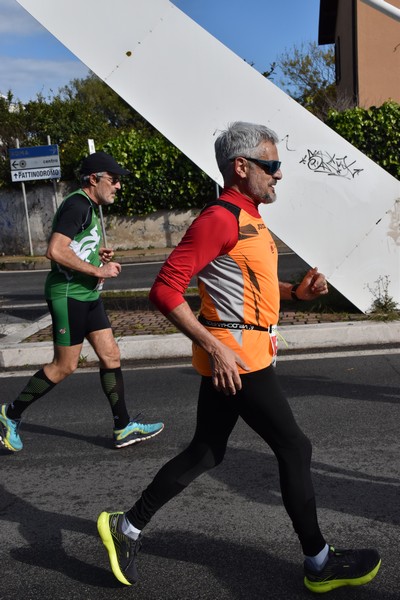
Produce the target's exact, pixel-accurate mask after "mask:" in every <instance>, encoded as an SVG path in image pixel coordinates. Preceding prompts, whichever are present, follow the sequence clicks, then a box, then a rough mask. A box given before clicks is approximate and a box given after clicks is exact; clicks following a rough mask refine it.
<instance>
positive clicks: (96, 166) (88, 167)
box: [79, 152, 130, 175]
mask: <svg viewBox="0 0 400 600" xmlns="http://www.w3.org/2000/svg"><path fill="white" fill-rule="evenodd" d="M103 171H107V172H108V173H113V174H114V175H129V174H130V171H128V169H124V168H123V167H121V165H119V164H118V163H117V161H116V160H114V159H113V157H112V156H110V154H107V153H106V152H93V154H90V155H89V156H87V157H86V158H84V159H83V161H82V164H81V168H80V171H79V172H80V174H81V175H90V174H91V173H102V172H103Z"/></svg>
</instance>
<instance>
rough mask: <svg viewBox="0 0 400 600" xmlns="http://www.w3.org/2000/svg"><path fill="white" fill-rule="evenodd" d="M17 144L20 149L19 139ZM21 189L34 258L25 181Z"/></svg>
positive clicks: (31, 252) (30, 246)
mask: <svg viewBox="0 0 400 600" xmlns="http://www.w3.org/2000/svg"><path fill="white" fill-rule="evenodd" d="M16 143H17V148H19V140H18V139H17V140H16ZM21 189H22V196H23V198H24V207H25V216H26V224H27V227H28V239H29V252H30V255H31V256H33V246H32V236H31V226H30V223H29V213H28V202H27V199H26V191H25V183H24V182H23V181H21Z"/></svg>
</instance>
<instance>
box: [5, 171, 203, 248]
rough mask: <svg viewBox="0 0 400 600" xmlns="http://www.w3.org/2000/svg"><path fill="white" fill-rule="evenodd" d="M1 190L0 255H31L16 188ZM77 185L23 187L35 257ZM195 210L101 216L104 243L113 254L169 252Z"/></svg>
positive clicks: (34, 185)
mask: <svg viewBox="0 0 400 600" xmlns="http://www.w3.org/2000/svg"><path fill="white" fill-rule="evenodd" d="M14 186H15V187H14V188H12V189H7V190H0V254H3V255H12V256H13V255H21V256H29V255H30V244H29V233H28V225H27V217H26V212H25V203H24V199H23V194H22V189H21V186H20V185H19V184H17V183H16V184H14ZM74 187H76V185H73V186H72V184H70V183H65V182H61V183H58V184H56V190H54V188H53V184H52V183H48V184H44V185H40V184H38V183H35V184H29V183H27V184H26V185H25V189H26V197H27V208H28V215H29V228H30V235H31V241H32V249H33V255H34V256H43V255H44V254H45V252H46V248H47V241H48V238H49V236H50V232H51V223H52V220H53V216H54V213H55V210H56V206H57V205H59V204H60V203H61V201H62V199H63V198H64V197H65V196H66V195H67V194H68V193H69V192H70V191H72V190H73V189H74ZM198 212H199V211H198V210H197V211H196V210H188V211H184V212H182V211H158V212H156V213H153V214H152V215H149V216H147V217H115V216H110V217H108V216H106V215H105V216H104V224H105V229H106V236H107V243H108V245H109V246H110V247H112V248H113V249H114V250H119V249H120V250H131V249H134V248H139V249H146V248H172V247H174V246H176V245H177V244H178V243H179V241H180V239H181V238H182V235H183V234H184V232H185V231H186V229H187V228H188V226H189V225H190V223H191V222H192V220H193V219H194V217H195V216H196V215H197V214H198Z"/></svg>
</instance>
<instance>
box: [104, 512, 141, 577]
mask: <svg viewBox="0 0 400 600" xmlns="http://www.w3.org/2000/svg"><path fill="white" fill-rule="evenodd" d="M123 514H124V513H122V512H114V513H107V512H102V513H101V514H100V515H99V518H98V519H97V530H98V532H99V535H100V537H101V539H102V540H103V544H104V545H105V547H106V548H107V552H108V557H109V559H110V564H111V569H112V572H113V573H114V575H115V577H116V578H117V579H118V581H120V582H121V583H124V584H125V585H132V583H136V582H137V580H138V579H139V576H138V572H137V569H136V565H135V558H136V555H137V553H138V552H139V550H140V547H141V545H142V543H141V540H140V538H141V536H140V535H139V537H138V539H137V540H133V539H132V538H130V537H128V536H127V535H125V534H123V533H122V531H121V517H122V515H123Z"/></svg>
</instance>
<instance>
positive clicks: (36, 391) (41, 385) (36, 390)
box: [7, 369, 56, 420]
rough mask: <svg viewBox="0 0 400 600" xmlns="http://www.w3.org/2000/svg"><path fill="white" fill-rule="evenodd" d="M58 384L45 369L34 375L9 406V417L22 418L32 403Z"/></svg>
mask: <svg viewBox="0 0 400 600" xmlns="http://www.w3.org/2000/svg"><path fill="white" fill-rule="evenodd" d="M55 385H56V384H55V383H53V382H52V381H50V379H49V378H48V377H47V376H46V374H45V372H44V371H43V369H40V371H38V372H37V373H35V374H34V375H32V377H31V378H30V380H29V381H28V383H27V384H26V386H25V387H24V389H23V390H22V392H21V393H20V394H19V396H18V398H16V400H14V402H13V403H12V404H10V405H9V406H8V407H7V417H8V418H9V419H13V420H16V419H20V418H21V415H22V413H23V412H24V410H25V409H27V408H28V406H30V405H31V404H33V403H34V402H36V400H39V398H41V397H42V396H44V395H45V394H47V393H48V392H50V390H52V389H53V387H54V386H55Z"/></svg>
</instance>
